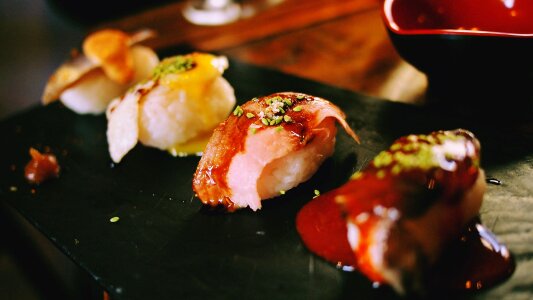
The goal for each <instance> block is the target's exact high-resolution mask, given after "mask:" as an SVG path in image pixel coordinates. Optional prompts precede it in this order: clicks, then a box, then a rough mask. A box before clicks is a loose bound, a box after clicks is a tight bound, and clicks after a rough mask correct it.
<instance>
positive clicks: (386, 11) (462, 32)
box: [381, 0, 533, 38]
mask: <svg viewBox="0 0 533 300" xmlns="http://www.w3.org/2000/svg"><path fill="white" fill-rule="evenodd" d="M394 1H396V0H384V1H383V4H382V10H381V15H382V18H383V20H385V25H386V26H387V28H388V29H389V30H390V31H392V32H393V33H395V34H398V35H456V36H489V37H490V36H492V37H516V38H531V37H533V32H532V33H512V32H500V31H490V30H468V29H429V28H428V29H402V28H400V26H399V25H398V24H397V23H396V22H395V21H394V16H393V15H392V4H393V2H394Z"/></svg>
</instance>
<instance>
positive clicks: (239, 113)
mask: <svg viewBox="0 0 533 300" xmlns="http://www.w3.org/2000/svg"><path fill="white" fill-rule="evenodd" d="M243 113H244V111H243V110H242V108H241V107H240V106H239V105H237V107H235V110H234V111H233V115H234V116H237V117H240V116H242V114H243Z"/></svg>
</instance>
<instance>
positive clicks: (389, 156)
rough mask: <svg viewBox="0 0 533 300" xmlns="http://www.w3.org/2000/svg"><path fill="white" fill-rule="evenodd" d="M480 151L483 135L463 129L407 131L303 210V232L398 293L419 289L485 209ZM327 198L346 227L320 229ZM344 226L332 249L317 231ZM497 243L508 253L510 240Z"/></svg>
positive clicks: (329, 254)
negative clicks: (405, 134) (323, 242)
mask: <svg viewBox="0 0 533 300" xmlns="http://www.w3.org/2000/svg"><path fill="white" fill-rule="evenodd" d="M479 153H480V144H479V141H478V140H477V139H476V138H475V137H474V135H473V134H472V133H471V132H469V131H466V130H462V129H458V130H453V131H437V132H433V133H431V134H429V135H408V136H404V137H402V138H400V139H398V140H397V141H395V142H394V143H393V144H392V146H391V147H390V148H389V149H388V150H386V151H382V152H381V153H379V154H378V155H377V156H376V157H375V158H374V160H373V161H372V162H371V163H370V164H369V165H368V166H367V167H366V168H365V169H364V170H363V171H359V172H356V173H355V174H354V175H353V176H352V177H351V180H350V181H349V182H348V183H346V184H345V185H343V186H342V187H340V188H338V189H336V190H333V191H331V192H330V193H328V194H326V195H323V196H321V197H319V198H317V199H316V200H313V201H311V202H310V203H308V204H306V206H304V207H303V209H302V210H301V211H300V212H299V214H298V216H297V228H298V231H299V233H300V235H301V236H302V239H303V241H304V243H305V244H306V245H307V246H308V248H309V249H311V250H313V251H314V252H315V253H317V254H319V255H322V256H324V257H325V258H326V259H328V260H330V261H333V262H336V263H337V264H345V265H350V264H353V265H354V267H356V268H357V269H358V270H359V271H360V272H362V273H363V274H365V275H366V276H367V277H368V278H369V279H370V280H371V281H373V282H375V283H386V284H389V285H390V286H392V287H393V288H394V289H395V290H396V291H397V292H398V293H401V294H402V293H406V292H407V293H420V292H421V291H423V289H424V284H425V283H426V281H427V280H428V279H427V275H428V270H429V269H430V268H431V267H432V266H434V265H435V263H436V262H437V260H439V259H440V258H441V257H442V255H443V253H444V252H445V251H446V246H448V245H449V244H450V243H451V242H452V241H454V240H455V239H457V240H459V237H460V236H461V233H462V231H463V230H464V228H465V226H466V224H467V223H469V222H470V221H472V220H473V219H475V218H476V217H477V216H478V214H479V209H480V207H481V203H482V198H483V194H484V191H485V186H486V183H485V175H484V172H483V170H482V169H481V168H480V167H479V164H480V157H479ZM315 201H316V203H313V202H315ZM328 201H329V204H331V205H335V206H338V210H337V214H336V215H335V214H333V215H331V216H330V218H331V219H333V220H332V221H331V224H336V223H337V221H336V220H335V218H338V220H344V222H345V223H344V224H345V225H346V226H345V228H341V227H339V226H337V227H336V229H335V230H334V232H328V230H329V229H326V228H325V227H324V228H322V229H317V228H320V227H321V226H322V225H324V224H327V223H323V224H322V225H317V224H316V223H315V220H319V219H323V216H322V215H321V212H320V211H314V210H315V207H317V205H319V206H320V207H322V209H321V210H322V211H325V209H324V207H327V206H328ZM319 202H321V203H319ZM334 210H335V208H332V209H330V211H334ZM321 222H323V221H321ZM340 222H342V221H340ZM328 226H329V225H327V226H326V227H328ZM331 228H332V227H331ZM339 228H341V229H339ZM487 232H488V230H487ZM339 233H341V234H342V233H344V239H343V240H342V239H341V240H340V241H338V242H336V245H333V246H332V245H328V247H330V248H329V249H327V250H326V249H325V246H324V245H322V242H321V241H320V239H317V237H316V235H322V234H324V235H327V236H328V237H327V238H329V237H330V236H335V235H338V234H339ZM331 247H336V248H331ZM346 247H348V248H349V250H348V252H350V251H351V252H352V253H351V257H350V255H349V254H347V252H346V251H344V249H345V248H346ZM481 248H483V247H481ZM495 248H498V249H497V250H498V251H501V253H500V254H501V257H502V259H503V260H505V261H507V260H510V256H509V252H508V250H507V249H506V247H505V246H503V245H501V246H498V247H495ZM478 254H479V253H478ZM341 256H342V257H344V258H341ZM346 257H347V258H346ZM470 260H473V259H470ZM478 267H479V266H478ZM478 269H479V268H478ZM456 275H457V276H462V275H463V274H456ZM482 277H483V275H482V276H480V277H477V278H478V279H479V280H482ZM440 280H441V281H443V280H446V278H440ZM465 281H466V280H465ZM461 283H462V282H461ZM483 284H485V283H483Z"/></svg>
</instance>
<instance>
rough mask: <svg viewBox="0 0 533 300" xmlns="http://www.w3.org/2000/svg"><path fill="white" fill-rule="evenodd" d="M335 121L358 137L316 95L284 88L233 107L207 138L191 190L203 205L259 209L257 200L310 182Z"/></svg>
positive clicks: (328, 151)
mask: <svg viewBox="0 0 533 300" xmlns="http://www.w3.org/2000/svg"><path fill="white" fill-rule="evenodd" d="M335 121H338V122H339V123H340V124H341V125H342V127H343V128H344V130H345V131H346V132H347V133H348V134H349V135H350V136H351V137H352V138H353V139H354V140H356V141H359V140H358V137H357V136H356V134H355V133H354V132H353V131H352V129H351V128H350V127H349V126H348V124H347V123H346V121H345V115H344V113H343V112H342V111H341V110H340V109H339V108H338V107H337V106H335V105H333V104H332V103H331V102H329V101H327V100H325V99H322V98H319V97H314V96H310V95H306V94H301V93H292V92H284V93H276V94H272V95H270V96H266V97H261V98H254V99H252V100H250V101H248V102H247V103H245V104H244V105H242V106H237V107H236V109H235V110H234V111H233V114H232V115H230V116H229V117H228V119H227V120H226V121H224V122H223V123H221V124H220V125H219V126H218V127H217V128H216V129H215V131H214V133H213V136H212V137H211V139H210V140H209V143H208V145H207V147H206V150H205V152H204V154H203V156H202V158H201V160H200V162H199V164H198V167H197V170H196V173H195V174H194V179H193V189H194V191H195V192H196V194H197V196H198V197H199V198H200V200H201V201H202V202H203V203H204V204H207V205H211V206H218V205H222V206H225V207H226V208H227V210H229V211H233V210H235V209H238V208H245V207H250V208H251V209H252V210H254V211H255V210H258V209H260V208H261V200H263V199H268V198H272V197H275V196H277V195H279V194H280V191H287V190H289V189H291V188H293V187H295V186H297V185H298V184H300V183H301V182H304V181H306V180H308V179H309V178H310V177H311V176H312V175H313V174H314V173H315V172H316V170H317V169H318V167H319V166H320V165H321V163H322V162H323V161H324V160H325V159H326V158H327V157H329V156H331V155H332V153H333V150H334V145H335V135H336V132H337V129H336V127H335Z"/></svg>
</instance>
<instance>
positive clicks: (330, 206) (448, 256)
mask: <svg viewBox="0 0 533 300" xmlns="http://www.w3.org/2000/svg"><path fill="white" fill-rule="evenodd" d="M442 133H443V132H436V133H433V134H431V135H428V136H417V138H416V139H415V138H414V137H413V136H410V137H403V138H400V139H399V140H397V141H396V142H395V143H394V144H393V145H392V146H391V148H390V149H389V150H387V151H383V152H381V153H380V154H379V155H378V156H377V157H376V158H375V159H374V160H373V161H372V162H371V163H370V164H369V166H368V167H367V168H366V169H365V170H364V171H363V172H361V173H356V174H354V176H353V177H352V178H351V180H350V181H349V182H348V183H347V184H345V185H344V186H342V187H340V188H338V189H336V190H334V191H331V192H329V193H326V194H324V195H321V196H319V197H317V198H315V199H313V200H312V201H310V202H309V203H307V204H306V205H305V206H304V207H303V208H302V209H301V210H300V212H299V213H298V215H297V218H296V227H297V230H298V233H299V234H300V236H301V238H302V241H303V242H304V244H305V245H306V246H307V248H308V249H309V250H310V251H311V252H313V253H315V254H316V255H318V256H320V257H322V258H324V259H325V260H327V261H329V262H331V263H334V264H335V265H337V267H344V268H343V269H347V270H351V269H355V268H357V267H356V266H357V257H356V254H355V252H354V250H352V249H351V248H350V245H349V243H348V239H347V227H346V224H347V219H346V217H347V216H348V215H349V216H352V217H353V216H357V215H358V214H359V213H364V212H371V211H372V209H373V208H374V207H375V206H376V205H381V206H383V207H395V208H397V209H398V210H399V211H400V212H401V214H402V218H410V217H418V216H420V215H423V214H424V213H425V212H426V211H428V209H430V207H431V206H432V205H433V204H434V203H436V202H437V201H459V200H460V196H459V195H462V194H463V193H464V191H465V190H466V189H469V188H470V187H471V186H473V184H474V182H475V180H476V178H477V176H478V173H479V169H478V164H479V156H478V155H479V144H477V141H476V140H475V138H474V137H473V136H470V135H469V134H468V132H463V131H455V132H453V135H458V136H463V137H465V138H466V142H472V143H473V144H472V146H474V149H472V148H471V147H470V146H471V145H467V148H468V147H470V150H469V151H467V154H468V153H469V155H465V156H464V157H460V158H455V159H452V158H450V157H447V159H446V160H444V161H442V162H440V164H444V166H435V165H433V164H432V163H429V162H423V163H422V164H421V166H420V167H416V168H411V166H410V165H409V164H410V162H411V161H410V160H409V158H408V157H407V158H405V157H402V155H403V154H407V155H409V154H412V155H417V156H422V157H423V156H424V155H425V154H424V151H425V150H424V149H423V147H422V148H418V149H415V148H413V146H412V145H413V144H414V143H423V144H426V145H430V146H434V145H442V144H443V143H444V140H448V138H449V137H445V136H443V135H441V136H440V137H439V136H438V135H439V134H442ZM451 138H452V140H453V139H454V137H453V136H451ZM395 153H401V154H400V156H397V155H395ZM396 158H399V160H400V162H397V161H396V160H395V159H396ZM417 159H418V158H417ZM417 163H418V162H417ZM448 164H453V165H454V166H455V169H454V171H453V172H452V171H443V170H444V169H445V168H446V167H447V165H448ZM397 165H401V168H402V169H401V170H399V169H398V167H396V170H395V171H394V168H395V166H397ZM428 199H429V200H430V201H429V202H428ZM465 221H468V220H465ZM463 224H464V223H463ZM362 226H372V225H368V224H366V223H364V224H363V225H362ZM450 226H451V225H450ZM457 229H458V230H457V231H454V232H460V234H459V235H458V238H456V239H452V240H451V241H450V242H449V243H448V244H446V245H447V246H446V247H445V250H444V251H443V252H442V255H441V256H440V257H439V259H438V260H437V262H436V263H435V264H434V265H433V266H431V269H430V270H429V271H428V272H427V273H428V276H427V278H425V281H427V282H424V284H425V285H426V287H427V288H429V289H434V290H447V291H471V290H481V289H485V288H488V287H490V286H494V285H495V284H497V283H499V282H501V281H503V280H505V279H506V278H508V277H509V276H510V275H511V274H512V273H513V271H514V268H515V264H514V260H513V257H512V255H511V254H510V252H509V250H508V249H507V248H506V247H505V245H503V244H501V243H499V242H498V241H497V239H496V238H495V236H494V235H493V234H492V233H491V232H490V230H488V229H487V228H486V227H484V226H483V225H481V223H480V221H479V219H478V218H476V219H474V220H472V221H471V222H469V223H468V224H466V226H465V227H464V228H463V229H462V230H459V229H460V228H457ZM360 230H361V231H360V232H361V233H362V234H365V232H366V229H365V228H364V227H360ZM362 239H363V240H364V237H363V238H362ZM367 275H368V274H367Z"/></svg>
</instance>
